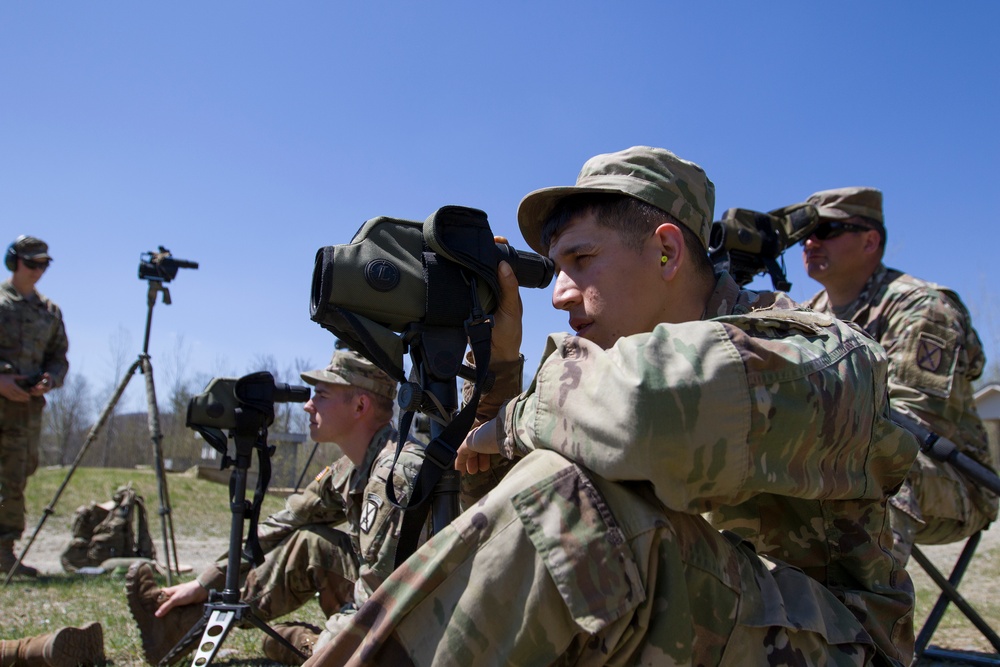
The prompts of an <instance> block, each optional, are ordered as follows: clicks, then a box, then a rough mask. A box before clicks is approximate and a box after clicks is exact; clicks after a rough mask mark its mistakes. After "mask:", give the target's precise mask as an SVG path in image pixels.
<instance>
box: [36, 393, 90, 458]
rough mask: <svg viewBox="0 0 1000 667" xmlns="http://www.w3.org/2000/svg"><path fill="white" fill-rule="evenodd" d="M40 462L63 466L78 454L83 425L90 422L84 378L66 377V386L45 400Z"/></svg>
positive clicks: (84, 432) (84, 428)
mask: <svg viewBox="0 0 1000 667" xmlns="http://www.w3.org/2000/svg"><path fill="white" fill-rule="evenodd" d="M45 400H46V408H45V412H44V413H43V415H44V420H45V423H44V430H43V436H42V461H43V463H45V464H46V465H49V464H58V465H67V464H68V463H70V462H71V461H72V460H73V459H74V458H75V457H76V455H77V452H79V451H80V447H81V446H82V445H83V440H84V438H85V437H86V430H87V425H88V424H89V423H90V422H91V421H92V419H93V412H94V400H93V398H92V396H91V393H90V386H89V384H88V383H87V378H86V377H84V376H83V375H80V374H78V373H73V374H70V375H69V376H68V377H67V379H66V383H65V384H64V385H63V386H62V387H60V388H58V389H54V390H53V391H50V392H49V393H48V394H47V395H46V397H45Z"/></svg>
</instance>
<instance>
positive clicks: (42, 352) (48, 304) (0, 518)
mask: <svg viewBox="0 0 1000 667" xmlns="http://www.w3.org/2000/svg"><path fill="white" fill-rule="evenodd" d="M51 261H52V257H51V256H50V255H49V246H48V245H46V243H45V242H44V241H41V240H40V239H37V238H35V237H34V236H18V237H17V239H16V240H15V241H14V242H13V243H11V244H10V246H8V247H7V254H6V255H5V256H4V264H5V265H6V266H7V268H8V269H9V270H10V271H11V272H12V274H13V275H11V277H10V280H7V281H5V282H4V283H3V284H0V573H3V574H4V575H6V574H7V573H8V572H10V570H11V568H12V567H14V565H15V564H16V563H17V558H16V557H15V556H14V542H16V541H17V540H19V539H20V538H21V534H22V533H23V532H24V488H25V486H26V485H27V482H28V477H30V476H31V475H32V474H34V472H35V469H36V468H37V467H38V440H39V437H40V436H41V432H42V408H43V407H45V398H44V396H45V394H46V393H47V392H48V391H50V390H51V389H54V388H56V387H59V386H61V385H62V383H63V380H64V379H65V377H66V371H68V370H69V362H68V361H67V360H66V351H67V350H68V349H69V341H68V340H67V339H66V329H65V328H64V327H63V320H62V312H61V311H60V310H59V306H57V305H56V304H54V303H53V302H52V301H50V300H49V299H47V298H46V297H44V296H42V295H41V294H39V292H38V290H36V289H35V285H36V284H37V283H38V281H39V280H41V278H42V275H43V274H44V273H45V270H46V269H47V268H48V267H49V262H51ZM29 383H30V384H29ZM15 574H21V575H25V576H29V577H34V576H36V575H37V574H38V571H37V570H36V569H35V568H33V567H29V566H27V565H25V564H24V563H21V565H19V566H18V569H17V572H16V573H15Z"/></svg>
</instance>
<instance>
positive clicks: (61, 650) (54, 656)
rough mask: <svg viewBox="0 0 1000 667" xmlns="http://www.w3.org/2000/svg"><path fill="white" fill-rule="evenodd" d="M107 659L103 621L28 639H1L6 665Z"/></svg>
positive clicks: (45, 666) (67, 665) (40, 666)
mask: <svg viewBox="0 0 1000 667" xmlns="http://www.w3.org/2000/svg"><path fill="white" fill-rule="evenodd" d="M104 662H105V658H104V629H103V628H102V627H101V624H100V623H93V622H92V623H87V624H86V625H84V626H83V627H82V628H72V627H66V628H59V629H58V630H56V631H55V632H51V633H49V634H44V635H36V636H34V637H25V638H24V639H0V665H3V667H77V666H78V665H84V666H85V667H95V666H96V665H102V664H104Z"/></svg>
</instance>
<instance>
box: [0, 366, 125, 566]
mask: <svg viewBox="0 0 1000 667" xmlns="http://www.w3.org/2000/svg"><path fill="white" fill-rule="evenodd" d="M139 364H140V360H139V359H136V360H135V361H134V362H133V363H132V365H131V366H130V367H129V369H128V372H127V373H125V376H124V377H123V378H122V381H121V382H119V383H118V388H117V389H115V393H114V395H112V396H111V400H110V401H108V404H107V405H105V406H104V410H102V411H101V416H100V417H98V418H97V423H96V424H94V426H93V427H92V428H91V429H90V433H88V434H87V439H86V440H84V441H83V446H82V447H81V448H80V451H79V452H77V455H76V458H75V459H73V465H72V466H70V469H69V472H68V473H66V478H65V479H63V482H62V484H60V485H59V489H58V490H57V491H56V495H55V497H53V498H52V502H50V503H49V504H48V505H47V506H46V507H45V510H44V511H43V512H42V518H41V520H40V521H39V522H38V526H36V527H35V532H34V533H32V534H31V539H30V540H28V544H27V546H25V547H24V549H22V550H21V555H20V556H19V557H18V559H17V562H16V563H14V567H13V568H11V570H10V572H8V573H7V578H6V579H4V582H3V585H4V586H6V585H7V584H9V583H10V580H11V579H12V578H13V576H14V573H15V572H17V568H19V567H20V566H21V561H22V560H24V556H25V555H26V554H27V553H28V549H30V548H31V545H32V544H34V543H35V538H36V537H38V533H39V531H41V530H42V526H44V525H45V521H46V520H47V519H48V518H49V515H51V514H52V513H53V512H54V511H55V507H56V503H57V502H59V497H60V496H62V492H63V491H64V490H65V489H66V485H67V484H69V480H70V478H71V477H72V476H73V473H75V472H76V469H77V468H78V467H79V466H80V462H81V461H82V460H83V456H84V454H86V453H87V450H88V449H89V448H90V445H91V443H92V442H94V440H96V439H97V436H98V434H99V433H100V432H101V428H102V427H103V426H104V422H106V421H107V420H108V417H109V416H110V415H111V412H112V411H113V410H114V409H115V406H116V405H118V400H119V399H120V398H121V397H122V394H123V393H125V387H127V386H128V382H129V380H131V379H132V376H133V375H135V371H136V369H138V368H139Z"/></svg>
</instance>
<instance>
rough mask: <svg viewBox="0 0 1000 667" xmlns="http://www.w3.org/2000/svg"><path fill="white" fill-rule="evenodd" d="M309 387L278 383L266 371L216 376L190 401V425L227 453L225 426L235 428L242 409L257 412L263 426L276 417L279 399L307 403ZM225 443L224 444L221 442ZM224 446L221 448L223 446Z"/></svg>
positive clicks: (218, 448)
mask: <svg viewBox="0 0 1000 667" xmlns="http://www.w3.org/2000/svg"><path fill="white" fill-rule="evenodd" d="M308 400H309V388H308V387H302V386H297V385H288V384H284V383H276V382H275V381H274V376H273V375H271V374H270V373H268V372H266V371H261V372H258V373H251V374H249V375H244V376H243V377H241V378H239V379H236V378H213V379H212V380H211V381H210V382H209V383H208V386H207V387H206V388H205V391H203V392H202V393H200V394H198V395H197V396H194V397H192V398H191V400H190V401H188V410H187V426H188V428H193V429H195V430H197V431H198V432H199V433H201V434H202V436H203V437H204V438H205V440H206V441H207V442H208V443H209V444H210V445H212V447H214V448H215V449H217V450H219V451H220V452H221V453H223V454H225V453H226V437H225V435H223V434H222V429H235V428H237V427H238V426H239V425H240V423H239V416H240V414H241V413H245V412H250V413H253V415H254V417H255V420H256V421H257V422H259V425H260V426H261V427H267V426H270V425H271V423H272V422H273V421H274V404H275V403H305V402H306V401H308ZM220 443H221V444H220ZM220 447H221V449H220Z"/></svg>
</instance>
